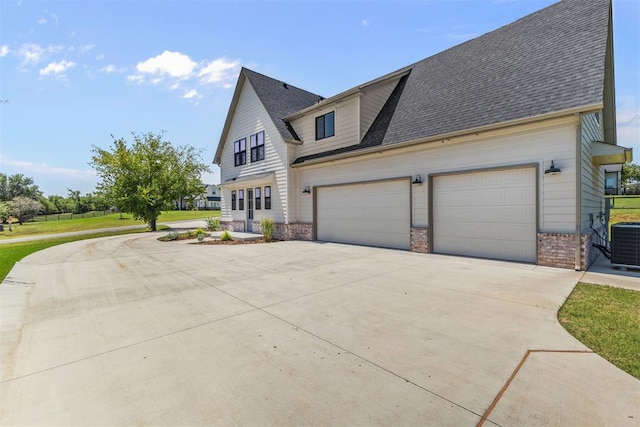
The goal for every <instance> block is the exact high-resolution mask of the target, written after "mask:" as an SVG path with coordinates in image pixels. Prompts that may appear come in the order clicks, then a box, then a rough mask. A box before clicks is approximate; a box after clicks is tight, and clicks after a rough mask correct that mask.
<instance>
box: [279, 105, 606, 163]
mask: <svg viewBox="0 0 640 427" xmlns="http://www.w3.org/2000/svg"><path fill="white" fill-rule="evenodd" d="M600 110H602V104H601V103H600V104H592V105H586V106H583V107H579V108H571V109H568V110H562V111H557V112H553V113H547V114H541V115H538V116H532V117H526V118H523V119H515V120H510V121H507V122H500V123H496V124H492V125H486V126H479V127H476V128H471V129H465V130H462V131H456V132H450V133H446V134H441V135H435V136H430V137H427V138H420V139H414V140H411V141H405V142H399V143H397V144H389V145H376V146H373V147H368V148H363V149H360V150H353V151H349V152H347V153H339V154H334V155H332V156H327V157H321V158H318V159H311V160H307V161H304V162H302V163H297V164H291V165H290V166H291V167H292V168H299V167H303V166H311V165H317V164H320V163H325V162H333V161H336V160H342V159H347V158H350V157H357V156H361V155H364V154H369V153H379V152H382V151H389V150H397V149H400V148H405V147H411V146H413V145H419V144H425V143H429V142H436V141H442V140H445V139H451V138H458V137H462V136H467V135H472V134H477V133H481V132H488V131H492V130H498V129H503V128H508V127H513V126H519V125H524V124H529V123H535V122H539V121H544V120H550V119H555V118H559V117H566V116H571V115H575V114H579V113H591V112H596V111H600Z"/></svg>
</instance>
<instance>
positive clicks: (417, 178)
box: [412, 175, 422, 185]
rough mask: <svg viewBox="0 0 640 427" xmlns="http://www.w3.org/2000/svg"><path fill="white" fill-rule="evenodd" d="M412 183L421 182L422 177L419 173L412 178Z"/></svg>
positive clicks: (417, 183)
mask: <svg viewBox="0 0 640 427" xmlns="http://www.w3.org/2000/svg"><path fill="white" fill-rule="evenodd" d="M412 184H415V185H420V184H422V178H420V175H416V176H415V178H413V182H412Z"/></svg>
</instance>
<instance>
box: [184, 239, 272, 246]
mask: <svg viewBox="0 0 640 427" xmlns="http://www.w3.org/2000/svg"><path fill="white" fill-rule="evenodd" d="M275 242H277V240H275V239H274V240H272V241H270V242H267V241H265V240H264V239H258V240H220V239H210V240H205V241H203V242H193V243H190V245H255V244H258V243H275Z"/></svg>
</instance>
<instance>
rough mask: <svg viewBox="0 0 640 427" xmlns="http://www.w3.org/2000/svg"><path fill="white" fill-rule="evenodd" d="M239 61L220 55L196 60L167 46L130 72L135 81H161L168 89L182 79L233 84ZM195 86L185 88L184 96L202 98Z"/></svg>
mask: <svg viewBox="0 0 640 427" xmlns="http://www.w3.org/2000/svg"><path fill="white" fill-rule="evenodd" d="M239 68H240V61H238V60H230V59H227V58H217V59H214V60H212V61H201V62H196V61H194V60H193V59H191V57H189V56H188V55H186V54H184V53H181V52H173V51H168V50H165V51H164V52H162V53H161V54H160V55H157V56H154V57H151V58H149V59H147V60H145V61H141V62H138V64H137V65H136V72H135V73H134V74H131V75H128V76H127V80H128V81H130V82H132V83H138V84H142V83H149V84H152V85H162V86H163V87H165V88H167V89H169V90H177V89H180V88H183V87H184V86H183V83H185V82H192V83H193V82H194V81H196V83H199V84H201V85H215V86H218V87H223V88H229V87H233V83H232V80H233V79H234V78H235V76H236V75H237V73H238V69H239ZM203 96H204V95H203V94H202V93H201V92H199V91H198V90H196V89H191V90H188V91H186V92H183V94H182V96H181V97H182V98H183V99H189V100H191V101H194V100H196V99H200V98H203Z"/></svg>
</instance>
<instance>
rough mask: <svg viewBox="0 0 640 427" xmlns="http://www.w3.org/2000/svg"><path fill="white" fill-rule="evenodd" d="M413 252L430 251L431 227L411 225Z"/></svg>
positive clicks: (424, 252)
mask: <svg viewBox="0 0 640 427" xmlns="http://www.w3.org/2000/svg"><path fill="white" fill-rule="evenodd" d="M411 252H418V253H421V254H426V253H429V229H428V228H426V227H411Z"/></svg>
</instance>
